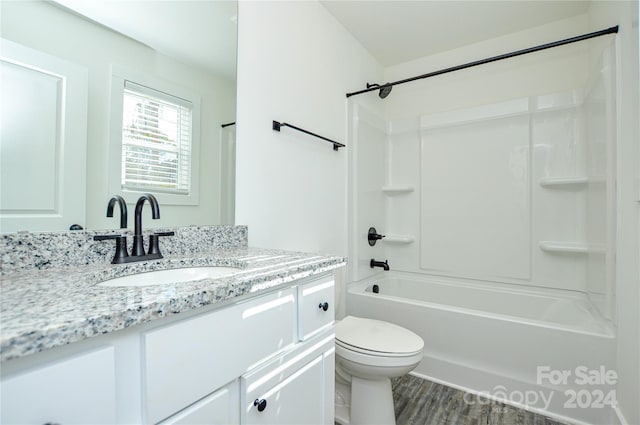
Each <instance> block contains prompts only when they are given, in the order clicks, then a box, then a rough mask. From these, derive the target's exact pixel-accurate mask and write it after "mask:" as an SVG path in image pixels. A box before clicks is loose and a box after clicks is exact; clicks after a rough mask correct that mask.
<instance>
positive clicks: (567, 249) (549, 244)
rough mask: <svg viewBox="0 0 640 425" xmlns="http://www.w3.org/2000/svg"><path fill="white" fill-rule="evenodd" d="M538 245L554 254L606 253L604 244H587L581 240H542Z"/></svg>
mask: <svg viewBox="0 0 640 425" xmlns="http://www.w3.org/2000/svg"><path fill="white" fill-rule="evenodd" d="M538 246H539V247H540V249H541V250H543V251H544V252H548V253H552V254H553V253H556V254H562V253H567V254H587V253H591V254H604V253H605V252H606V249H605V247H604V246H603V245H599V244H592V245H587V244H584V243H579V242H561V241H540V242H539V243H538Z"/></svg>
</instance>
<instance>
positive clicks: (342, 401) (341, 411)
mask: <svg viewBox="0 0 640 425" xmlns="http://www.w3.org/2000/svg"><path fill="white" fill-rule="evenodd" d="M341 381H342V380H340V381H338V380H337V379H336V389H335V391H336V393H335V423H337V424H339V425H350V424H349V422H350V421H351V414H350V411H351V385H349V384H347V383H344V382H341Z"/></svg>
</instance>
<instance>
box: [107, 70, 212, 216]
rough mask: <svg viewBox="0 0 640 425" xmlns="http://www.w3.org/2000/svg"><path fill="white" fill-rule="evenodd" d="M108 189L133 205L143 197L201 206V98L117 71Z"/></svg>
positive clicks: (150, 78)
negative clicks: (150, 196) (199, 157)
mask: <svg viewBox="0 0 640 425" xmlns="http://www.w3.org/2000/svg"><path fill="white" fill-rule="evenodd" d="M112 82H113V85H112V97H111V102H112V104H111V114H112V117H111V151H110V155H111V157H110V161H109V163H110V166H109V182H110V183H109V186H110V190H111V191H112V192H114V193H120V194H122V195H123V196H124V197H125V199H127V201H128V202H135V200H136V199H137V197H138V196H139V195H140V193H142V192H151V193H153V194H154V195H156V197H157V198H158V201H160V202H161V203H164V204H171V205H196V204H198V151H199V131H198V128H199V111H200V101H199V97H198V96H195V95H194V94H193V93H191V92H189V91H188V90H185V89H184V88H181V87H178V86H176V85H174V84H173V83H169V82H167V81H163V80H159V79H156V78H152V77H150V76H147V75H135V74H132V73H131V72H124V71H122V70H119V69H118V70H114V72H113V76H112Z"/></svg>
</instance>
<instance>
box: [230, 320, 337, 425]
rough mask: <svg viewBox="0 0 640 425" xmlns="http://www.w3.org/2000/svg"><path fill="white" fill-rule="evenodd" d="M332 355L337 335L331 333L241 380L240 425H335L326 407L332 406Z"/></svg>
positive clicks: (320, 336)
mask: <svg viewBox="0 0 640 425" xmlns="http://www.w3.org/2000/svg"><path fill="white" fill-rule="evenodd" d="M333 353H334V334H333V332H332V331H331V330H328V331H326V332H324V333H322V334H319V335H316V337H314V338H311V339H310V342H309V343H308V344H304V345H302V344H301V346H299V347H298V348H296V349H294V350H292V351H291V352H289V353H287V354H286V355H285V356H283V357H282V358H279V359H278V360H277V361H271V362H269V363H268V364H266V365H265V366H263V367H261V368H258V370H256V371H252V372H250V373H247V374H246V375H244V376H243V377H241V379H240V382H241V402H240V406H241V414H240V415H241V418H240V419H241V420H240V423H242V424H245V425H253V424H256V425H273V424H291V425H303V424H318V425H320V424H329V423H331V424H333V414H331V416H330V417H327V416H326V414H327V410H326V404H330V405H331V406H333V391H334V387H333V380H334V369H333ZM325 376H330V377H331V382H330V383H329V384H330V385H327V380H326V379H325ZM329 413H332V412H329Z"/></svg>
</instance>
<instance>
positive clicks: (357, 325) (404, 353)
mask: <svg viewBox="0 0 640 425" xmlns="http://www.w3.org/2000/svg"><path fill="white" fill-rule="evenodd" d="M338 346H339V347H341V348H343V349H344V350H349V351H353V352H355V353H359V354H364V355H367V356H380V357H413V356H415V355H418V354H421V353H422V350H423V348H424V341H423V340H422V338H420V337H419V336H418V335H416V334H415V333H413V332H411V331H410V330H408V329H405V328H403V327H401V326H398V325H394V324H393V323H388V322H383V321H380V320H373V319H365V318H362V317H354V316H347V317H345V318H344V319H342V320H341V321H340V322H338V323H337V324H336V348H337V347H338Z"/></svg>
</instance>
